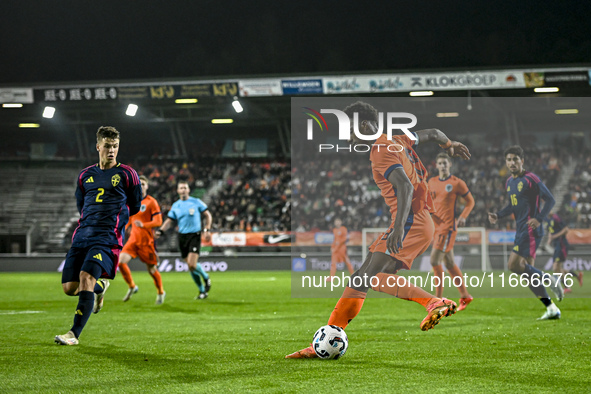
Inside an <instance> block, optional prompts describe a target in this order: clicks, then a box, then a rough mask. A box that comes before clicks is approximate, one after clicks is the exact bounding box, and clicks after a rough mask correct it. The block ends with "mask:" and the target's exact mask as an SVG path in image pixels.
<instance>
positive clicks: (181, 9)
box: [0, 0, 591, 84]
mask: <svg viewBox="0 0 591 394" xmlns="http://www.w3.org/2000/svg"><path fill="white" fill-rule="evenodd" d="M577 3H584V4H585V5H579V4H577ZM588 4H589V3H588V2H585V1H580V2H571V1H537V2H534V1H495V2H491V1H483V0H473V1H471V2H467V1H446V2H443V1H380V2H361V1H355V2H352V1H341V2H336V1H330V2H329V1H318V0H317V1H314V2H312V1H292V2H287V1H283V0H277V1H274V2H271V1H259V0H253V1H199V0H192V1H129V0H119V1H80V0H77V1H41V0H37V1H29V0H18V1H17V0H7V1H2V3H1V5H0V54H1V55H0V59H1V61H0V84H22V83H27V82H54V81H90V80H116V79H127V80H129V79H152V78H203V77H208V76H223V75H255V74H258V75H264V74H267V75H268V74H285V73H299V74H305V73H326V72H348V71H350V72H363V71H377V70H391V71H393V70H403V69H411V68H412V69H421V70H425V69H437V68H456V69H467V68H474V67H503V66H519V65H549V64H561V65H572V64H574V63H591V20H590V19H589V18H590V17H591V12H590V11H591V6H589V5H588Z"/></svg>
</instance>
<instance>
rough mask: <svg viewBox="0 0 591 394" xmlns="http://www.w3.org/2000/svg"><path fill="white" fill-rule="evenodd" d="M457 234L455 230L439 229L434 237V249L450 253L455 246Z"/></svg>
mask: <svg viewBox="0 0 591 394" xmlns="http://www.w3.org/2000/svg"><path fill="white" fill-rule="evenodd" d="M457 234H458V232H457V231H454V230H443V231H437V232H436V233H435V236H434V237H433V249H437V250H441V251H442V252H444V253H448V252H449V251H450V250H452V249H453V248H454V245H455V243H456V235H457Z"/></svg>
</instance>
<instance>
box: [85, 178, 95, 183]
mask: <svg viewBox="0 0 591 394" xmlns="http://www.w3.org/2000/svg"><path fill="white" fill-rule="evenodd" d="M84 183H94V179H92V177H90V178H88V179H87V180H86V182H84Z"/></svg>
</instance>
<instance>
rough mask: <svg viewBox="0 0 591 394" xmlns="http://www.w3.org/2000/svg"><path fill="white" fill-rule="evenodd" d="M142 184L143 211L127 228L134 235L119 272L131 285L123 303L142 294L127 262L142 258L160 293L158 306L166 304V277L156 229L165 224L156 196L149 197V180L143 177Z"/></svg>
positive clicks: (125, 249) (120, 260) (121, 257)
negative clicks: (156, 240) (161, 266)
mask: <svg viewBox="0 0 591 394" xmlns="http://www.w3.org/2000/svg"><path fill="white" fill-rule="evenodd" d="M140 182H141V184H142V206H141V208H140V211H139V212H138V213H137V214H135V215H134V216H132V217H131V218H130V219H129V224H128V225H127V228H128V229H129V228H130V227H131V236H130V237H129V239H128V240H127V242H126V243H125V246H124V247H123V250H122V251H121V256H120V257H119V271H120V272H121V275H122V276H123V279H125V282H126V283H127V285H128V286H129V290H128V291H127V294H125V297H123V301H129V299H130V298H131V296H132V295H134V294H135V293H137V291H138V287H137V286H136V285H135V282H134V281H133V277H132V276H131V271H130V270H129V267H128V265H127V263H129V261H130V260H131V259H132V258H136V257H139V258H140V260H141V261H142V262H144V263H146V267H147V268H148V273H149V274H150V276H151V277H152V279H154V284H155V285H156V290H157V291H158V295H157V296H156V304H157V305H160V304H162V303H164V297H166V292H165V291H164V289H163V287H162V277H161V276H160V272H158V267H157V266H158V254H157V253H156V247H155V244H154V233H153V231H152V229H153V228H154V227H158V226H160V225H161V224H162V213H161V212H160V206H159V205H158V201H156V199H155V198H154V197H152V196H148V178H147V177H145V176H143V175H142V176H140Z"/></svg>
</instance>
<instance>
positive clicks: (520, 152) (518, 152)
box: [503, 145, 524, 160]
mask: <svg viewBox="0 0 591 394" xmlns="http://www.w3.org/2000/svg"><path fill="white" fill-rule="evenodd" d="M509 153H512V154H514V155H515V156H519V157H520V158H521V159H522V160H523V159H524V157H523V149H522V148H521V146H519V145H513V146H510V147H508V148H507V149H505V152H503V156H504V157H505V158H507V155H508V154H509Z"/></svg>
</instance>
